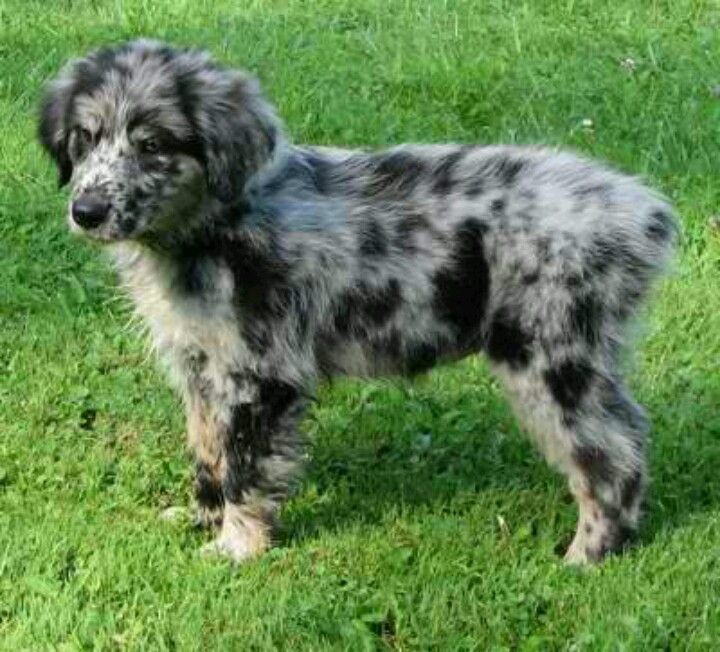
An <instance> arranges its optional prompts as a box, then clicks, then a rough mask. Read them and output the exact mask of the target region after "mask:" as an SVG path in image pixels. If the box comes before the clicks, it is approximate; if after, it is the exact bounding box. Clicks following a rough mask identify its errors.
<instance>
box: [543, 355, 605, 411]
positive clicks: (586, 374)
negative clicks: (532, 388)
mask: <svg viewBox="0 0 720 652" xmlns="http://www.w3.org/2000/svg"><path fill="white" fill-rule="evenodd" d="M593 377H594V371H593V369H592V367H591V366H590V364H589V363H588V362H587V361H585V360H581V359H578V360H568V361H566V362H563V363H562V364H560V365H559V366H557V367H553V368H552V369H549V370H548V371H546V372H545V382H546V383H547V385H548V388H549V389H550V393H551V394H552V395H553V397H554V398H555V400H556V401H557V402H558V403H559V404H560V405H561V406H562V407H563V408H565V409H567V410H576V409H577V408H578V407H580V403H581V402H582V399H583V398H584V396H585V394H586V393H587V391H588V389H589V388H590V384H591V382H592V380H593Z"/></svg>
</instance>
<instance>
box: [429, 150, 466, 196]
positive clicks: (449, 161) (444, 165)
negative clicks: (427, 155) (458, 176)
mask: <svg viewBox="0 0 720 652" xmlns="http://www.w3.org/2000/svg"><path fill="white" fill-rule="evenodd" d="M464 156H465V149H464V148H460V149H458V150H456V151H454V152H453V153H452V154H448V155H447V156H445V157H444V158H443V159H442V161H440V164H439V165H438V166H437V167H436V168H435V170H434V172H433V177H434V181H433V184H432V191H433V192H434V193H435V194H436V195H447V194H449V193H450V192H451V191H452V189H453V186H454V185H455V183H454V180H453V172H454V170H455V168H456V167H457V165H458V163H460V161H461V160H462V159H463V157H464Z"/></svg>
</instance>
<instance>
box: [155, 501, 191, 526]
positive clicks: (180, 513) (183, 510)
mask: <svg viewBox="0 0 720 652" xmlns="http://www.w3.org/2000/svg"><path fill="white" fill-rule="evenodd" d="M188 517H189V511H188V509H187V507H181V506H180V505H175V506H174V507H168V508H167V509H164V510H163V511H162V512H160V520H161V521H167V522H168V523H177V522H178V521H181V520H184V519H187V518H188Z"/></svg>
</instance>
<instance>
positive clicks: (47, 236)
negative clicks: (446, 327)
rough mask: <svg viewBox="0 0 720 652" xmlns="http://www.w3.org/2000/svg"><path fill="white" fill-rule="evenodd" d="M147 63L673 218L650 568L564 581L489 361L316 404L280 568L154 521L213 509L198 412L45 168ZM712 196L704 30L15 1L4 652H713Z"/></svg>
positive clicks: (654, 384) (523, 8) (5, 273)
mask: <svg viewBox="0 0 720 652" xmlns="http://www.w3.org/2000/svg"><path fill="white" fill-rule="evenodd" d="M139 35H147V36H154V37H159V38H163V39H167V40H170V41H173V42H175V43H180V44H193V45H201V46H204V47H207V48H209V49H210V50H211V51H212V52H213V53H214V54H215V55H216V56H218V57H219V58H220V59H222V60H223V61H226V62H228V63H231V64H233V65H238V66H243V67H246V68H248V69H250V70H252V71H254V72H255V73H256V74H257V75H259V77H260V78H261V80H262V82H263V84H264V86H265V88H266V90H267V92H268V94H269V95H270V96H271V97H272V98H274V100H275V101H276V102H277V104H278V105H279V109H280V112H281V114H282V115H283V116H284V118H285V120H286V121H287V125H288V130H289V132H290V133H291V134H292V136H293V137H294V139H295V140H297V141H307V142H314V143H319V144H343V145H350V146H360V145H369V146H382V145H387V144H391V143H398V142H402V141H462V142H486V143H495V142H523V143H525V142H531V143H537V142H543V143H551V144H558V145H564V146H568V147H572V148H574V149H576V150H579V151H582V152H584V153H587V154H589V155H592V156H596V157H599V158H601V159H604V160H607V161H609V162H611V163H612V164H613V165H615V166H617V167H619V168H621V169H623V170H626V171H628V172H631V173H633V174H639V175H641V176H643V177H645V178H646V179H647V180H648V181H649V182H650V183H652V184H654V185H656V186H657V187H659V188H660V189H662V190H663V191H664V192H665V193H667V194H668V195H669V196H670V197H671V198H672V200H673V201H674V202H675V204H676V206H677V207H678V211H679V213H680V215H681V217H682V222H683V227H684V238H683V243H682V248H681V252H680V255H679V257H678V262H677V265H676V268H675V270H674V272H673V274H672V276H671V277H670V278H669V280H668V281H667V282H666V283H665V284H664V285H663V286H662V287H661V288H659V289H658V292H657V294H656V296H655V300H654V301H653V303H652V305H651V307H650V309H649V310H648V319H647V320H646V321H644V323H643V325H642V327H641V328H639V329H638V330H639V336H640V337H639V340H638V342H639V344H638V346H637V347H636V350H635V351H633V358H634V365H633V372H632V374H631V378H632V385H633V387H634V389H635V391H636V393H637V396H638V397H639V399H640V401H641V402H642V403H643V404H644V405H645V406H646V407H647V409H648V411H649V413H650V415H651V416H652V419H653V422H654V434H653V444H652V453H651V469H652V477H653V483H652V488H651V497H650V499H649V502H648V507H647V516H646V518H645V520H644V524H643V528H642V531H641V533H640V536H639V545H638V546H637V547H636V548H634V549H633V550H631V551H629V552H627V553H626V554H625V555H623V556H619V557H615V558H612V559H610V560H608V561H607V563H605V564H603V565H602V566H601V567H599V568H595V569H591V570H589V571H577V570H573V569H569V568H567V567H565V566H564V565H563V564H562V562H561V559H560V557H558V555H557V551H556V549H557V548H558V546H559V545H565V544H567V543H568V541H569V538H570V535H571V534H572V529H573V526H574V521H575V507H574V505H573V503H572V501H571V500H570V497H569V494H568V492H567V490H566V488H565V486H564V483H563V481H562V480H561V478H560V477H558V476H557V475H555V474H554V473H553V472H552V471H551V470H549V469H548V468H547V466H546V465H545V464H544V462H543V461H542V460H541V459H540V458H539V456H538V455H537V454H536V453H535V452H534V450H533V448H532V446H531V445H530V443H529V442H528V440H527V438H526V437H525V436H524V435H523V433H522V432H521V431H520V429H519V428H518V426H517V425H516V423H515V421H514V419H513V417H512V414H511V412H510V410H509V408H508V405H507V404H506V403H505V401H504V399H503V397H502V394H501V392H500V391H499V388H498V386H497V383H496V382H495V381H494V380H493V379H492V377H491V376H490V375H489V374H488V373H487V368H486V365H485V363H484V362H483V361H482V360H481V359H471V360H467V361H465V362H463V363H461V364H458V365H455V366H451V367H447V368H444V369H441V370H437V371H435V372H433V373H432V374H430V375H429V376H427V377H425V378H422V379H419V380H417V381H414V382H404V381H399V380H397V381H395V380H388V381H379V382H372V383H368V382H362V383H361V382H355V381H347V382H339V383H337V384H334V385H333V386H330V387H324V388H322V390H321V392H320V397H319V399H320V400H319V401H318V403H317V405H316V406H315V407H314V409H313V410H312V413H311V414H310V415H308V418H307V419H306V420H305V422H304V426H303V427H304V429H305V431H306V432H307V434H308V437H309V440H310V447H309V454H308V463H307V474H306V476H305V479H304V481H303V483H302V484H301V486H300V487H299V488H298V491H297V494H296V495H295V497H294V498H293V499H292V500H291V501H290V502H289V504H288V505H287V507H286V509H285V510H284V522H283V526H282V529H281V530H280V532H279V533H278V545H277V547H276V548H275V549H274V550H273V551H272V552H271V553H269V554H268V555H266V556H265V557H264V558H262V559H260V560H258V561H254V562H252V563H249V564H247V565H244V566H240V567H233V566H231V565H230V564H228V563H226V562H223V561H220V560H213V559H206V558H203V557H201V556H200V555H199V554H198V549H199V548H200V547H201V545H202V544H203V543H204V542H205V541H206V539H207V535H206V534H202V533H198V532H196V531H194V530H193V529H192V528H191V527H190V526H189V524H187V523H184V522H174V523H169V522H163V521H161V520H159V519H158V514H159V513H160V511H161V510H162V509H163V508H165V507H167V506H170V505H178V504H180V505H182V504H188V503H189V502H190V497H191V491H190V489H191V487H190V484H191V483H190V464H189V463H188V459H187V457H186V453H185V451H184V446H183V441H184V435H183V419H182V414H181V410H180V408H179V404H178V402H177V400H176V399H175V397H174V396H173V395H172V393H171V392H170V390H169V389H168V388H167V386H166V383H165V381H164V379H163V377H162V374H161V373H160V372H159V371H158V370H157V368H156V366H155V364H154V361H153V359H152V356H150V355H149V354H148V352H147V347H146V343H145V342H144V341H143V339H142V337H141V336H139V335H138V334H137V333H135V332H134V331H133V329H132V328H128V326H127V324H128V317H129V311H128V307H127V305H126V304H125V303H124V302H123V301H122V300H117V297H118V296H119V295H118V293H117V292H116V290H115V289H114V278H113V274H112V272H111V270H110V268H109V266H108V265H107V263H106V261H105V260H104V259H103V256H102V254H101V253H100V252H99V251H98V250H97V249H95V248H93V247H91V246H89V245H87V244H84V243H82V242H79V241H77V240H76V239H74V238H72V237H71V236H70V235H69V234H68V233H67V231H66V228H65V225H64V211H65V202H66V195H65V194H64V192H62V191H58V190H57V187H56V176H55V171H54V170H53V169H52V168H51V164H50V162H49V161H48V160H46V159H45V158H44V157H43V155H42V153H41V151H40V148H39V147H38V145H37V144H36V143H35V128H36V125H35V111H36V105H37V100H38V95H39V91H40V88H41V86H42V83H43V81H44V80H45V79H47V78H48V77H49V76H51V75H52V74H53V73H54V72H55V71H56V70H57V69H58V67H59V66H60V65H61V64H62V62H64V61H65V60H66V59H67V58H68V57H70V56H72V55H76V54H79V53H83V52H84V51H85V50H86V49H88V48H89V47H92V46H95V45H98V44H105V43H107V42H110V41H117V40H121V39H125V38H130V37H135V36H139ZM719 171H720V5H718V4H717V3H716V2H713V1H711V0H708V1H706V2H703V1H701V0H667V1H660V0H657V1H648V2H640V1H639V0H614V1H613V2H604V1H602V0H588V1H580V0H577V1H573V0H564V1H562V2H561V1H559V0H544V1H541V0H537V1H535V2H511V1H509V0H508V1H500V0H493V1H488V2H479V1H478V2H471V1H469V0H442V1H441V0H436V1H426V2H422V1H420V0H417V1H409V0H408V1H402V2H400V1H391V2H388V0H315V1H314V2H310V1H302V0H287V1H285V2H282V1H280V0H249V1H247V2H235V1H230V0H220V1H217V2H210V1H198V0H162V1H153V2H151V1H150V0H127V1H123V0H107V1H104V0H97V1H93V0H85V1H83V0H64V1H60V0H55V1H45V2H39V1H37V0H0V648H1V649H7V650H13V651H14V650H36V649H62V650H74V649H115V648H119V649H142V648H147V649H178V650H185V649H232V650H246V649H247V650H265V649H293V650H303V649H306V650H319V649H348V650H364V649H367V650H370V649H384V648H391V649H392V648H396V649H400V650H410V649H418V650H430V649H442V650H471V649H480V650H485V649H522V650H540V649H542V650H545V649H572V650H585V649H588V650H598V649H601V650H605V649H607V650H616V649H625V650H649V649H665V650H668V649H673V650H675V649H681V650H684V649H692V650H695V649H707V650H711V649H718V646H720V369H719V368H718V367H719V366H720V228H717V227H713V226H712V221H711V218H712V216H713V215H714V214H715V213H716V212H720V209H718V205H719V204H720V176H719V174H718V173H719Z"/></svg>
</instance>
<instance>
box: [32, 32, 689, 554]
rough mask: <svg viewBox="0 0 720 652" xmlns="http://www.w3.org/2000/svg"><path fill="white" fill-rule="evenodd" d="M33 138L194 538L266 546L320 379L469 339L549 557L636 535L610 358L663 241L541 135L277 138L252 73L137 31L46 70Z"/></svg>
mask: <svg viewBox="0 0 720 652" xmlns="http://www.w3.org/2000/svg"><path fill="white" fill-rule="evenodd" d="M39 138H40V141H41V143H42V145H43V146H44V147H45V149H46V150H47V151H48V152H49V154H50V156H51V157H52V158H53V159H54V161H55V162H56V164H57V167H58V170H59V180H60V184H61V185H64V184H66V183H71V187H72V193H71V201H70V203H69V211H68V223H69V226H70V229H71V230H72V231H74V232H77V233H79V234H81V235H83V236H85V237H86V238H88V239H90V240H93V241H96V242H99V243H102V244H103V245H104V248H105V249H106V250H107V251H108V252H109V253H110V254H111V256H112V259H113V261H114V264H115V266H116V267H117V270H118V272H119V276H120V278H121V280H122V283H123V285H124V286H125V287H126V288H127V290H128V292H129V294H130V296H131V297H132V300H133V302H134V304H135V306H136V309H137V311H138V312H139V314H140V315H142V317H143V318H144V320H145V322H146V323H147V325H148V327H149V331H150V333H151V336H152V340H153V343H154V346H155V347H156V349H157V351H158V353H159V355H160V356H161V358H162V359H163V360H165V361H166V362H167V364H168V366H169V369H170V376H171V377H172V379H173V380H174V383H175V384H176V386H177V387H178V389H179V391H180V393H181V395H182V397H183V401H184V405H185V408H186V412H187V430H188V441H189V448H190V449H191V451H192V453H193V455H194V459H195V464H196V476H195V495H196V498H197V504H198V519H199V522H200V523H201V524H203V525H206V526H208V527H212V528H215V530H216V532H217V535H216V538H215V539H214V540H213V541H212V543H210V544H208V546H209V549H210V550H211V551H215V552H217V553H220V554H223V555H226V556H228V557H230V558H231V559H232V560H235V561H242V560H245V559H249V558H252V557H254V556H256V555H258V554H260V553H262V552H263V551H264V550H266V549H267V548H268V547H269V545H270V543H271V536H272V531H273V530H272V528H273V525H274V524H275V522H276V518H277V516H278V511H279V509H280V507H281V504H282V502H283V500H284V499H285V498H286V496H287V494H288V491H289V489H290V488H291V487H292V484H293V480H294V478H295V477H296V474H297V472H298V469H299V466H300V465H299V462H300V460H301V458H302V442H301V437H300V436H299V434H298V421H299V420H300V419H301V417H302V414H303V411H304V408H305V407H306V405H307V403H308V402H309V401H311V400H312V399H313V396H314V390H315V388H316V385H317V383H318V382H319V381H321V380H323V379H325V378H331V377H333V376H338V375H355V376H365V377H372V376H378V375H394V374H396V375H410V376H412V375H415V374H420V373H423V372H425V371H427V370H429V369H431V368H433V367H434V366H436V365H438V364H441V363H446V362H451V361H454V360H458V359H461V358H463V357H466V356H469V355H473V354H476V353H483V354H484V355H485V356H486V357H487V359H488V360H489V364H490V366H491V368H492V369H493V370H494V372H495V373H496V374H497V376H498V377H499V378H500V379H501V380H502V383H503V384H504V386H505V387H506V389H507V392H508V395H509V397H510V399H511V402H512V404H513V405H514V406H515V408H516V413H517V415H518V417H519V419H520V421H521V422H522V424H524V426H525V427H526V429H527V430H528V431H529V433H530V434H531V435H532V437H533V438H534V440H535V442H536V444H537V446H538V447H539V449H540V450H541V451H542V453H543V454H544V456H545V457H546V458H547V460H548V462H549V463H550V464H552V465H553V466H555V467H556V468H557V469H558V470H559V471H561V472H562V473H563V474H564V475H565V476H566V477H567V478H568V481H569V486H570V490H571V492H572V494H573V495H574V497H575V499H576V501H577V505H578V510H579V519H578V526H577V531H576V533H575V536H574V539H573V540H572V543H571V544H570V547H569V549H568V550H567V553H566V559H567V561H569V562H571V563H576V564H584V563H591V562H596V561H599V560H601V559H602V558H603V557H604V556H605V555H607V554H608V553H611V552H614V551H618V550H620V549H621V548H622V547H623V546H624V544H625V543H626V541H627V539H628V537H629V536H630V535H631V534H632V533H633V531H634V530H635V529H636V527H637V524H638V519H639V517H640V512H641V505H642V502H643V496H644V493H645V489H646V484H647V465H646V448H647V446H646V439H647V433H648V420H647V419H646V417H645V414H644V412H643V410H642V409H641V408H640V407H639V406H638V405H637V404H636V402H635V401H634V400H633V398H632V396H631V394H630V392H629V390H628V388H627V386H626V384H625V382H624V381H623V377H622V374H621V371H620V369H619V361H620V356H621V353H622V350H623V344H624V343H625V342H626V336H627V332H628V326H629V324H630V322H631V321H632V319H633V317H634V316H635V315H636V314H637V312H638V309H639V308H640V307H641V306H642V305H643V303H644V299H645V298H646V297H647V295H648V293H649V291H650V289H651V287H652V286H653V283H654V282H655V281H656V279H657V278H658V277H659V276H660V275H661V274H662V272H663V271H664V270H665V269H666V267H667V264H668V263H669V261H670V260H671V257H672V254H673V250H674V248H675V244H676V241H677V235H678V225H677V219H676V216H675V215H674V212H673V209H672V207H671V206H670V205H669V204H668V202H667V201H666V200H665V199H664V198H663V197H662V196H661V195H659V194H658V193H655V192H653V191H651V190H649V189H647V188H646V187H644V186H643V185H642V184H641V183H639V182H638V181H637V180H635V179H633V178H630V177H628V176H625V175H623V174H621V173H618V172H614V171H612V170H609V169H607V168H605V167H604V166H602V165H600V164H597V163H593V162H590V161H587V160H584V159H582V158H580V157H578V156H577V155H575V154H572V153H568V152H562V151H555V150H551V149H545V148H540V147H530V146H471V145H403V146H397V147H393V148H391V149H387V150H384V151H377V152H367V151H358V150H345V149H332V148H322V147H311V146H295V145H292V144H291V143H290V142H289V140H288V138H287V136H286V134H285V132H284V129H283V125H282V124H281V121H280V120H279V118H278V116H277V115H276V112H275V109H274V108H273V106H272V105H271V104H270V103H269V102H268V101H267V100H266V99H265V97H264V96H263V94H262V92H261V90H260V87H259V85H258V83H257V81H256V80H255V79H254V78H253V77H252V76H250V75H248V74H247V73H245V72H242V71H238V70H232V69H228V68H226V67H223V66H221V65H219V64H217V63H216V62H214V60H213V59H212V58H211V56H210V55H208V54H207V53H204V52H201V51H197V50H192V49H176V48H173V47H171V46H168V45H165V44H162V43H158V42H155V41H148V40H139V41H133V42H129V43H124V44H121V45H117V46H112V47H109V48H106V49H101V50H97V51H94V52H92V53H90V54H89V55H88V56H86V57H85V58H82V59H79V60H75V61H73V62H70V63H69V64H68V65H67V67H66V68H65V69H64V70H63V71H62V72H61V73H60V74H59V77H58V78H57V79H56V80H55V81H53V82H51V83H50V84H49V85H48V87H47V88H46V91H45V96H44V99H43V101H42V106H41V112H40V121H39ZM208 546H206V549H208Z"/></svg>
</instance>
